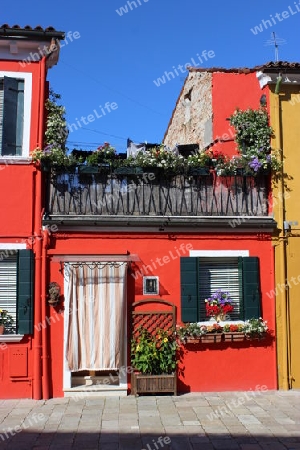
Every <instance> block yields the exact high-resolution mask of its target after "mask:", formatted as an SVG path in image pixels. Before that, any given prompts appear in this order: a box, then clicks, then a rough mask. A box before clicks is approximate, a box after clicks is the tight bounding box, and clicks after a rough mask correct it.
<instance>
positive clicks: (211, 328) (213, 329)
mask: <svg viewBox="0 0 300 450" xmlns="http://www.w3.org/2000/svg"><path fill="white" fill-rule="evenodd" d="M210 333H223V327H221V325H219V324H218V323H214V324H213V325H207V326H206V325H205V333H204V334H210Z"/></svg>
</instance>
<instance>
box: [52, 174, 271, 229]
mask: <svg viewBox="0 0 300 450" xmlns="http://www.w3.org/2000/svg"><path fill="white" fill-rule="evenodd" d="M46 186H47V200H46V202H47V204H46V214H45V218H44V224H48V223H54V222H57V223H60V224H62V225H67V224H68V225H71V224H73V225H74V224H76V225H78V224H80V223H81V224H84V225H86V224H90V225H91V224H94V225H98V226H103V225H105V224H106V225H110V226H112V225H113V224H114V225H115V226H127V227H128V226H141V225H145V226H146V225H147V226H150V225H151V224H152V225H155V226H156V225H160V226H163V227H164V226H165V225H171V224H173V225H174V224H176V225H177V226H185V227H187V226H191V227H193V226H195V225H202V226H204V225H206V226H208V227H210V226H211V224H213V226H214V227H216V226H221V227H224V226H225V228H226V227H227V228H228V226H230V224H229V225H228V223H229V219H230V218H234V217H237V216H238V217H240V223H239V227H241V228H245V227H246V228H247V227H248V228H249V227H250V228H251V227H252V228H253V227H254V228H255V229H256V228H257V227H258V228H267V229H269V230H270V229H273V228H274V226H275V222H274V220H273V219H272V218H271V217H270V216H269V205H268V196H269V186H270V176H268V175H259V176H257V177H254V176H226V177H218V176H216V175H215V173H209V174H207V175H170V174H169V175H168V174H165V173H163V172H161V173H154V172H153V171H152V172H150V173H140V174H129V173H128V174H114V173H79V172H78V168H77V169H76V170H75V172H74V173H68V172H61V173H55V172H54V173H47V174H46ZM246 217H247V220H245V218H246ZM226 224H227V225H226Z"/></svg>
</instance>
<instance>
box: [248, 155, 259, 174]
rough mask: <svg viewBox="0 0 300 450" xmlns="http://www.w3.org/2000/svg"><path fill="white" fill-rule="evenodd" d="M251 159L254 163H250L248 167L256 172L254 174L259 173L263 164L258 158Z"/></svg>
mask: <svg viewBox="0 0 300 450" xmlns="http://www.w3.org/2000/svg"><path fill="white" fill-rule="evenodd" d="M251 158H252V161H251V162H249V164H248V165H249V167H250V168H251V169H253V170H254V172H257V171H258V170H259V169H260V168H261V166H262V163H261V162H260V161H259V160H258V158H257V156H251Z"/></svg>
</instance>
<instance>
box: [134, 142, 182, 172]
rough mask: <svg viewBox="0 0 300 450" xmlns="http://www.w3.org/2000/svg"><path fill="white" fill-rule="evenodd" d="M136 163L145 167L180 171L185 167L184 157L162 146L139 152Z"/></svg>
mask: <svg viewBox="0 0 300 450" xmlns="http://www.w3.org/2000/svg"><path fill="white" fill-rule="evenodd" d="M134 165H135V166H139V167H144V168H150V167H151V168H161V169H165V170H173V171H175V172H180V171H182V170H183V168H184V157H183V156H182V155H176V154H175V153H173V152H172V151H170V150H167V149H165V148H164V146H163V145H162V146H160V147H159V148H151V149H149V150H146V151H144V152H139V153H138V154H137V156H136V158H135V159H134Z"/></svg>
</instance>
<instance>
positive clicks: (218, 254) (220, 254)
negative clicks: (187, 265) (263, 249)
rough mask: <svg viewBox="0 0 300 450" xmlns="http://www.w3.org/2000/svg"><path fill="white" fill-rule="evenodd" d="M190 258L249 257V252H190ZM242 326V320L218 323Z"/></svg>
mask: <svg viewBox="0 0 300 450" xmlns="http://www.w3.org/2000/svg"><path fill="white" fill-rule="evenodd" d="M189 256H190V257H200V258H201V257H202V258H204V257H205V258H228V257H239V256H245V257H247V256H250V252H249V250H190V252H189ZM210 321H214V319H213V318H211V319H207V320H205V321H201V322H197V323H198V324H200V325H207V323H208V322H210ZM225 323H226V324H231V323H232V324H239V323H241V324H243V323H245V322H244V321H243V320H226V321H224V322H220V325H224V324H225Z"/></svg>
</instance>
